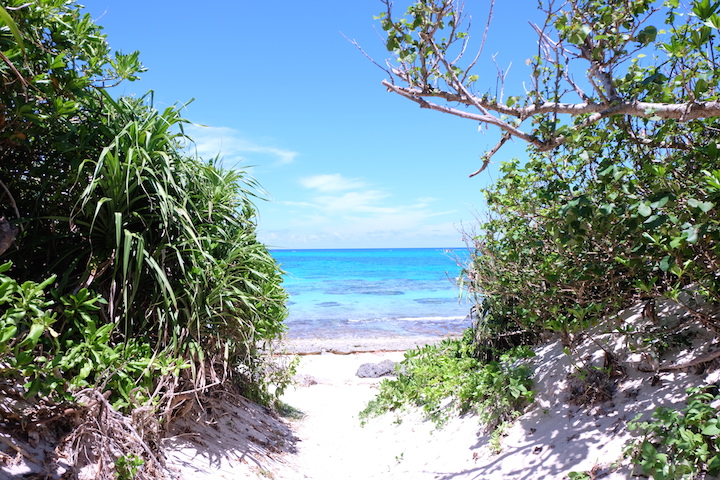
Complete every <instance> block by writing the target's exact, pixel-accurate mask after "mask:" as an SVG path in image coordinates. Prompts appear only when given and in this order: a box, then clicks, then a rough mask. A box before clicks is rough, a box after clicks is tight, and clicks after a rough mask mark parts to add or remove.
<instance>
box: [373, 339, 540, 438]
mask: <svg viewBox="0 0 720 480" xmlns="http://www.w3.org/2000/svg"><path fill="white" fill-rule="evenodd" d="M532 354H533V353H532V352H531V351H530V350H529V349H527V348H521V349H517V350H514V351H511V352H508V353H506V354H505V355H503V357H502V358H501V360H500V361H492V362H489V363H487V364H483V363H482V362H480V361H479V360H478V359H477V358H476V357H475V356H474V355H473V345H472V343H471V341H470V339H469V338H464V339H461V340H460V339H452V340H451V339H446V340H443V341H442V342H440V343H439V344H437V345H427V346H425V347H422V348H419V349H417V350H410V351H408V352H406V353H405V359H404V360H403V361H402V362H401V363H400V364H399V365H398V366H397V367H396V368H397V378H396V379H392V380H389V379H384V380H383V381H382V382H381V383H380V387H379V388H380V391H379V393H378V395H377V397H376V398H375V399H374V400H372V401H371V402H370V403H369V404H368V406H367V407H366V408H365V409H364V410H363V411H362V412H361V414H360V417H361V418H362V419H368V418H370V417H373V416H379V415H381V414H383V413H386V412H389V411H393V410H397V409H400V408H403V407H405V406H411V405H413V406H419V407H422V408H423V410H424V411H425V413H426V414H427V415H428V416H429V418H430V419H432V420H433V421H434V422H435V423H436V424H437V425H438V426H440V425H442V424H443V423H444V422H446V421H447V420H448V418H449V417H450V414H451V413H452V412H460V413H466V412H469V411H477V412H478V413H479V414H480V419H481V421H482V422H483V423H484V424H485V425H487V426H488V427H489V428H495V427H496V426H497V425H498V424H499V423H501V422H504V421H506V420H510V419H514V418H515V417H516V416H517V415H518V414H519V412H520V411H521V410H522V408H523V407H524V406H526V405H527V404H528V403H531V402H532V401H533V397H534V394H533V392H532V390H531V387H532V380H531V379H530V376H531V372H530V369H529V368H528V367H527V366H525V365H513V361H515V360H517V359H519V358H524V357H528V356H531V355H532Z"/></svg>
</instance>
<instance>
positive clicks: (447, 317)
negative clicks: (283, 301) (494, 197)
mask: <svg viewBox="0 0 720 480" xmlns="http://www.w3.org/2000/svg"><path fill="white" fill-rule="evenodd" d="M270 252H271V254H272V255H273V257H275V259H276V260H277V261H278V263H280V268H281V269H282V270H283V271H285V272H286V273H285V275H284V282H283V286H284V287H285V289H286V290H287V291H288V293H289V295H290V299H289V302H288V310H289V315H288V317H287V319H286V325H287V326H288V336H289V337H290V338H344V337H353V338H372V337H386V336H418V335H421V336H438V337H440V336H447V335H449V334H459V333H462V331H464V330H465V329H466V328H467V327H469V326H470V319H469V312H470V302H467V301H465V300H461V299H460V295H459V293H460V292H459V289H458V287H457V285H456V284H455V283H454V282H455V281H456V279H457V277H458V276H459V275H460V271H461V267H460V266H459V265H458V262H462V261H466V260H467V257H468V252H467V248H466V247H455V248H447V247H443V248H428V247H424V248H411V247H407V248H333V249H317V248H302V249H294V248H283V249H278V248H273V249H271V250H270Z"/></svg>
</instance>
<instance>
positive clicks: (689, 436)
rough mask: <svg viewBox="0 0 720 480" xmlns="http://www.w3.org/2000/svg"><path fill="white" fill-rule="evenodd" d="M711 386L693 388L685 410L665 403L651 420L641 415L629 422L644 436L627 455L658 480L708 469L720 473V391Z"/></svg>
mask: <svg viewBox="0 0 720 480" xmlns="http://www.w3.org/2000/svg"><path fill="white" fill-rule="evenodd" d="M709 390H711V389H709V388H705V389H702V388H695V389H689V390H688V399H687V406H686V407H685V408H683V409H682V411H680V410H677V409H673V408H665V407H661V408H658V409H657V410H656V411H655V412H654V413H653V415H652V419H651V420H649V421H646V422H639V421H638V420H639V418H640V415H638V417H636V418H635V420H634V421H632V422H628V427H629V428H630V429H631V430H639V432H640V436H641V437H640V439H639V440H637V441H635V442H632V443H631V444H630V445H629V447H628V448H627V450H626V455H627V456H629V457H630V459H631V460H632V462H633V463H634V464H636V465H639V466H640V468H641V469H642V472H643V473H644V474H645V475H649V476H651V477H652V478H654V479H655V480H669V479H688V480H689V479H694V478H701V475H702V474H705V473H707V474H709V475H711V476H715V477H716V476H718V474H720V418H719V416H718V413H720V412H719V411H718V404H719V402H720V395H717V394H715V395H714V394H712V393H710V391H709ZM713 390H715V391H717V388H713Z"/></svg>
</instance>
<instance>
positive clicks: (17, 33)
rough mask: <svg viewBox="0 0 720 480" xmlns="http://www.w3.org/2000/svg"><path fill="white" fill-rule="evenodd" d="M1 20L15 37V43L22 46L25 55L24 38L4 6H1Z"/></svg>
mask: <svg viewBox="0 0 720 480" xmlns="http://www.w3.org/2000/svg"><path fill="white" fill-rule="evenodd" d="M0 20H2V21H3V22H4V23H5V25H7V26H8V28H9V29H10V32H11V33H12V35H13V37H15V41H16V42H17V44H18V45H19V46H20V50H22V51H23V53H25V45H24V44H23V39H22V36H21V35H20V31H19V30H18V28H17V25H16V24H15V22H14V21H13V19H12V17H11V16H10V14H9V13H8V12H7V10H5V8H3V7H2V6H0Z"/></svg>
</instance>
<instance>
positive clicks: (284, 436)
mask: <svg viewBox="0 0 720 480" xmlns="http://www.w3.org/2000/svg"><path fill="white" fill-rule="evenodd" d="M639 320H640V315H639V310H638V309H635V310H632V311H629V312H627V313H626V315H625V316H623V317H621V318H620V319H619V321H621V322H625V323H627V322H635V323H637V322H638V321H639ZM606 327H607V328H608V330H612V326H606ZM593 337H594V340H595V341H597V342H600V343H601V344H603V345H604V346H605V348H607V349H609V350H612V351H615V352H617V353H618V354H619V355H618V358H621V359H627V361H626V363H624V364H623V367H624V368H625V369H626V373H627V376H626V378H625V379H624V380H623V381H622V382H621V383H620V385H619V386H618V391H617V392H616V393H615V395H614V397H613V399H612V400H611V401H609V402H606V403H604V404H602V405H599V406H596V407H593V408H590V409H587V408H585V407H578V406H574V405H572V404H571V403H570V402H568V394H567V390H566V384H567V378H568V374H569V373H570V372H572V371H573V369H574V366H573V362H574V363H575V364H577V363H578V362H585V363H587V364H595V365H597V364H602V359H603V355H602V353H603V352H602V350H600V349H599V348H598V347H597V345H596V343H594V342H592V341H585V342H584V343H582V344H581V345H579V346H578V348H577V350H576V355H575V356H573V357H572V362H571V358H570V357H568V356H567V355H566V354H565V353H563V349H562V345H561V344H560V342H558V341H554V342H548V343H546V344H545V345H543V346H541V347H539V348H538V349H537V353H538V355H537V356H536V357H535V358H534V359H533V360H532V365H533V366H534V368H535V375H534V382H535V387H534V388H535V391H536V400H535V402H534V403H533V404H532V405H531V406H530V407H529V408H528V410H527V411H526V412H525V413H524V415H523V416H521V417H520V418H519V419H518V420H517V421H516V422H515V423H514V425H513V426H512V427H511V428H510V429H509V430H508V432H507V435H506V436H505V437H503V438H502V441H501V451H500V453H492V452H490V450H489V448H488V442H489V435H488V434H487V433H485V432H483V428H482V427H481V425H480V424H479V423H478V420H477V418H476V417H472V416H468V417H465V418H456V419H454V420H451V421H450V422H449V423H448V424H447V425H446V426H445V427H444V428H443V429H441V430H435V428H434V425H433V424H432V423H431V422H429V421H426V420H425V419H424V418H423V416H422V415H421V414H420V413H419V412H418V411H412V412H399V413H398V412H393V413H390V414H386V415H384V416H382V417H380V418H377V419H371V420H369V421H368V423H367V425H366V426H365V427H362V426H361V425H360V421H359V420H358V413H359V412H360V410H362V409H363V408H364V407H365V405H366V404H367V402H368V401H369V400H371V399H372V398H373V397H374V395H375V393H376V392H377V384H378V383H379V381H380V380H379V379H361V378H358V377H357V376H356V371H357V368H358V367H359V366H360V365H361V364H362V363H378V362H380V361H382V360H384V359H390V360H393V361H399V360H401V359H402V358H403V352H402V351H393V352H370V351H366V352H363V353H351V354H343V353H344V352H346V351H352V350H353V348H357V346H356V345H355V344H354V343H353V344H346V345H344V346H343V345H339V344H338V343H337V342H336V343H335V344H332V345H328V344H325V347H323V346H322V342H319V343H317V342H316V343H312V342H306V343H304V344H302V345H296V346H295V351H303V350H304V351H306V352H307V351H314V350H320V351H323V350H325V351H326V353H324V354H316V355H300V357H299V358H300V365H299V369H298V380H299V382H298V385H297V386H295V387H292V388H290V389H289V390H288V391H287V392H286V393H285V395H284V396H283V398H282V400H283V401H284V402H286V403H288V404H290V405H291V406H293V407H294V408H296V409H299V410H300V411H302V412H303V413H304V417H303V418H302V419H300V420H288V419H278V418H275V417H273V416H272V415H270V414H269V412H268V411H267V410H266V409H263V408H261V407H258V406H256V405H254V404H252V403H250V402H248V401H246V400H244V399H241V398H237V397H236V398H230V399H229V402H228V407H227V408H226V409H225V410H224V411H222V412H217V411H214V412H213V418H212V419H211V418H208V419H202V418H197V419H188V422H186V423H185V424H182V423H179V424H177V425H176V427H175V428H176V430H175V433H176V436H174V437H171V438H169V439H166V440H164V441H163V445H164V446H165V447H166V450H167V457H168V460H169V462H168V463H169V467H170V468H171V469H173V470H174V471H175V472H176V475H177V477H178V478H185V479H191V480H195V479H201V480H204V479H208V480H220V479H236V478H273V479H277V480H296V479H312V480H325V479H333V480H353V479H358V480H359V479H362V480H372V479H379V480H382V479H388V480H390V479H392V480H424V479H441V480H465V479H478V480H480V479H483V480H484V479H498V480H500V479H510V480H513V479H517V480H520V479H523V480H524V479H527V480H531V479H532V480H537V479H548V480H560V479H566V478H568V476H567V475H568V473H569V472H572V471H592V472H594V475H596V476H595V477H593V478H604V479H608V480H620V479H626V478H628V476H629V473H630V471H631V469H630V466H629V465H628V464H627V462H626V461H621V456H622V449H623V446H624V445H625V444H626V442H627V441H628V440H629V439H631V434H630V432H628V430H627V422H628V421H629V420H632V419H633V418H634V417H635V416H636V414H638V413H642V414H644V415H645V416H649V415H650V414H651V413H652V411H653V410H655V409H656V408H657V407H658V406H673V405H674V406H678V407H679V406H681V403H682V400H683V399H684V398H685V396H686V394H685V390H686V389H687V388H688V387H691V386H697V385H703V384H708V383H714V382H718V381H720V371H718V370H717V363H718V361H717V360H716V361H715V362H714V363H713V364H710V367H709V368H708V369H707V370H706V372H703V374H702V375H696V374H694V373H693V372H694V370H695V369H693V368H691V369H685V371H682V370H677V371H676V370H673V371H671V372H664V373H663V372H660V373H658V374H657V379H658V380H660V381H659V382H658V383H656V384H655V386H653V385H652V382H651V381H650V379H651V377H652V376H653V374H652V373H643V372H641V371H639V370H638V368H637V367H638V366H639V365H640V364H641V363H642V362H643V358H642V356H641V355H637V354H631V353H630V352H629V350H628V346H627V344H626V342H625V339H624V338H623V337H620V336H618V335H617V334H613V333H602V332H599V331H598V332H595V334H594V335H593ZM388 345H394V346H402V345H399V344H398V343H397V342H395V340H392V339H391V340H387V339H386V340H384V341H380V342H378V343H377V344H375V345H372V344H365V345H363V347H362V348H363V349H367V350H372V349H374V348H387V347H388ZM310 347H311V348H310ZM718 350H720V345H718V342H717V341H715V340H712V339H705V338H702V337H698V338H696V339H695V341H694V344H693V345H692V346H690V347H687V348H685V349H684V350H676V351H670V352H668V353H667V356H666V357H665V358H657V359H652V358H651V359H650V360H651V363H653V362H654V363H656V364H659V365H660V366H667V365H669V364H670V363H673V362H676V361H682V362H685V361H688V360H692V359H693V358H697V357H700V356H702V355H704V354H705V353H707V352H715V351H718ZM329 351H333V352H338V353H328V352H329ZM656 366H657V365H656ZM191 420H192V421H191ZM14 458H15V459H14V460H12V461H10V462H8V463H6V464H5V465H0V479H4V478H18V476H19V475H22V474H25V473H27V472H28V469H27V468H28V467H27V466H28V465H31V464H30V463H28V462H25V463H23V461H22V457H21V455H20V453H18V454H17V455H15V456H14Z"/></svg>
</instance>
